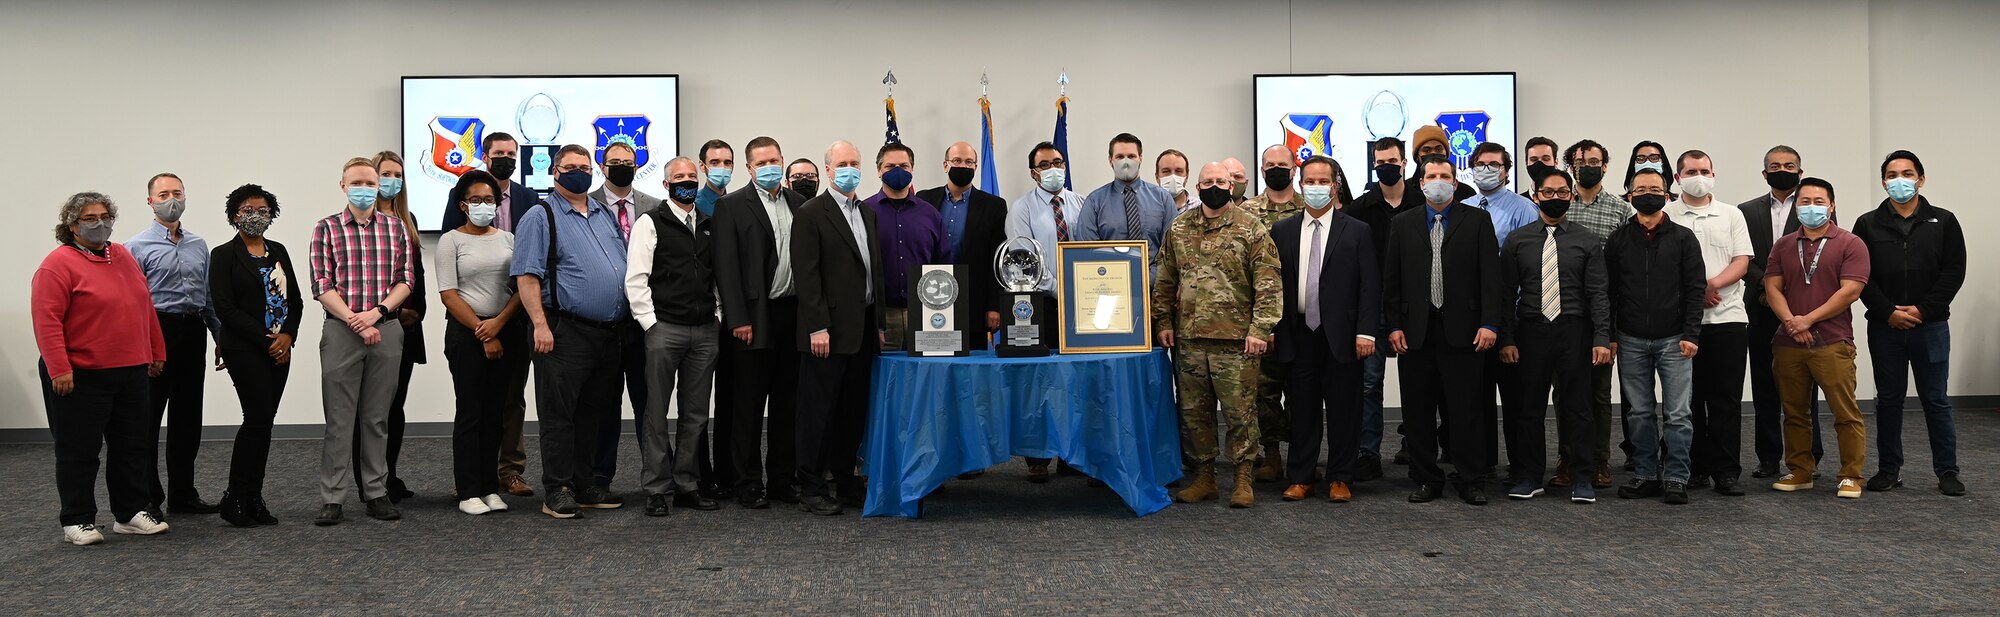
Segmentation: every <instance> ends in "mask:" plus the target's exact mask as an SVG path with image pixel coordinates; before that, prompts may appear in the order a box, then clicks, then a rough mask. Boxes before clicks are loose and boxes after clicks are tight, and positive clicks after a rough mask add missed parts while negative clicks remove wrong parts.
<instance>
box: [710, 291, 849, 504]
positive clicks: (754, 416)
mask: <svg viewBox="0 0 2000 617" xmlns="http://www.w3.org/2000/svg"><path fill="white" fill-rule="evenodd" d="M765 311H766V312H767V313H766V314H767V316H768V317H769V321H770V323H771V329H772V330H773V331H772V332H752V333H751V334H752V336H753V338H752V339H751V340H753V341H757V342H760V343H762V342H766V341H767V340H768V342H769V343H770V348H769V349H745V348H743V347H744V346H743V341H740V340H736V339H734V338H731V339H730V340H727V341H724V343H726V346H725V347H723V348H724V349H728V350H729V351H728V352H726V353H725V354H724V355H725V356H728V357H729V361H730V362H731V363H732V364H733V366H732V367H731V370H732V371H733V372H734V373H735V383H733V384H730V385H731V387H733V388H734V389H735V398H734V399H733V400H731V401H730V402H729V412H730V414H731V415H732V416H734V417H733V418H731V420H730V421H729V453H730V456H731V461H730V462H731V465H730V466H731V467H733V468H734V470H735V472H736V473H735V476H736V492H737V493H738V494H746V493H755V492H760V491H764V490H765V489H766V488H770V489H773V490H772V492H777V491H776V490H775V489H777V488H779V487H778V486H777V485H779V484H783V483H786V482H790V481H791V480H788V479H787V478H786V477H785V476H786V473H785V471H786V470H788V469H799V468H801V467H803V466H804V465H805V463H806V461H804V460H803V459H800V458H799V457H798V454H799V450H797V447H798V444H797V443H795V440H794V439H793V435H794V434H796V433H798V432H799V431H801V430H803V427H802V426H800V425H798V424H797V418H798V414H799V410H800V409H801V408H803V407H804V406H805V405H807V404H809V403H810V402H809V401H806V400H805V382H804V377H803V374H804V373H803V366H802V364H801V362H802V361H801V359H800V353H799V351H798V340H797V334H796V333H797V332H798V322H799V303H798V300H797V299H795V298H779V299H775V300H770V301H769V302H768V303H767V304H766V305H765ZM870 332H874V331H873V330H870ZM764 337H771V338H770V339H765V338H764ZM869 342H870V343H873V342H874V338H873V337H870V338H869ZM871 361H872V358H871ZM863 387H866V385H865V384H864V386H863ZM766 401H769V408H770V414H769V415H770V419H769V422H770V430H769V431H768V434H769V435H770V437H769V439H768V440H767V439H766V438H765V435H766V433H767V431H765V427H764V424H765V406H766ZM718 439H719V437H718ZM766 441H768V442H769V443H770V451H769V452H768V453H767V452H765V451H764V444H765V442H766ZM766 473H769V474H770V484H771V486H769V487H767V486H766V485H765V483H764V476H765V474H766Z"/></svg>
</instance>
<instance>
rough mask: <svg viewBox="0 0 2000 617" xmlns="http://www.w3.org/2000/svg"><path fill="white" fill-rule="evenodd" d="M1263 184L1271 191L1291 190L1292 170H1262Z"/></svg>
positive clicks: (1278, 168)
mask: <svg viewBox="0 0 2000 617" xmlns="http://www.w3.org/2000/svg"><path fill="white" fill-rule="evenodd" d="M1264 184H1265V185H1266V186H1269V187H1271V190H1273V191H1282V190H1285V189H1288V188H1292V168H1290V167H1272V168H1270V169H1266V170H1264Z"/></svg>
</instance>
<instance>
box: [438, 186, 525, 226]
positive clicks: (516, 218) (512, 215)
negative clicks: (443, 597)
mask: <svg viewBox="0 0 2000 617" xmlns="http://www.w3.org/2000/svg"><path fill="white" fill-rule="evenodd" d="M445 199H446V200H450V199H451V198H450V197H445ZM507 199H508V202H507V207H508V208H511V209H512V211H510V212H508V213H507V218H508V219H510V220H508V221H507V223H508V224H509V225H512V226H513V227H515V228H519V227H520V226H521V215H523V214H527V213H528V210H531V209H534V207H535V204H538V203H542V196H541V195H540V194H539V193H536V192H535V189H531V188H528V187H527V185H524V184H521V183H519V182H509V183H507ZM442 224H443V225H444V227H442V228H440V229H442V230H443V231H451V230H453V229H458V228H459V227H462V226H464V225H465V212H462V211H460V210H459V209H458V204H454V203H447V204H445V205H444V221H443V223H442Z"/></svg>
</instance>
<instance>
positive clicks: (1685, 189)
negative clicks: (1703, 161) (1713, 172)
mask: <svg viewBox="0 0 2000 617" xmlns="http://www.w3.org/2000/svg"><path fill="white" fill-rule="evenodd" d="M1714 190H1715V176H1688V177H1685V178H1681V194H1682V195H1686V196H1688V197H1693V198H1695V199H1701V198H1703V197H1707V196H1708V195H1709V193H1710V192H1712V191H1714Z"/></svg>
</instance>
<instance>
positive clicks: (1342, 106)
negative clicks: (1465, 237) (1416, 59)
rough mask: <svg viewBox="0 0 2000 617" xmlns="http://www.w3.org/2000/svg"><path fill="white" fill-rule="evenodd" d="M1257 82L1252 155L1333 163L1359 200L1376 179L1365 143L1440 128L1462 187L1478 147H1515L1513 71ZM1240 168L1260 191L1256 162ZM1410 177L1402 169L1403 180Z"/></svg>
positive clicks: (1320, 76) (1352, 75) (1261, 79)
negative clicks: (1281, 154) (1280, 149)
mask: <svg viewBox="0 0 2000 617" xmlns="http://www.w3.org/2000/svg"><path fill="white" fill-rule="evenodd" d="M1254 82H1255V84H1254V88H1253V90H1254V94H1253V99H1252V104H1251V107H1252V109H1253V110H1255V112H1254V113H1255V119H1254V121H1255V127H1254V130H1253V132H1252V135H1254V136H1255V138H1256V144H1255V149H1254V150H1252V152H1256V153H1259V155H1260V156H1261V153H1262V152H1263V150H1264V148H1266V147H1269V146H1271V145H1276V144H1284V145H1285V146H1286V148H1287V149H1288V150H1291V152H1292V155H1293V157H1294V159H1293V160H1294V161H1304V160H1305V159H1306V158H1308V157H1311V156H1314V155H1324V156H1328V157H1331V158H1332V159H1334V160H1335V161H1339V162H1340V167H1341V170H1342V171H1343V172H1345V173H1346V176H1347V177H1346V178H1344V179H1343V182H1344V183H1345V185H1346V186H1349V187H1352V192H1353V193H1354V194H1357V195H1358V194H1360V193H1361V190H1362V188H1363V187H1366V186H1369V185H1371V184H1372V183H1373V182H1374V181H1375V178H1374V173H1373V171H1372V170H1371V167H1372V163H1373V162H1374V158H1373V156H1374V155H1373V152H1372V151H1371V148H1370V144H1372V143H1373V142H1374V141H1376V140H1377V139H1380V138H1383V137H1397V138H1400V139H1402V140H1403V142H1404V143H1405V144H1408V143H1409V141H1410V137H1411V136H1413V135H1414V134H1415V133H1416V131H1417V129H1418V128H1419V127H1422V126H1425V125H1434V126H1437V127H1439V128H1442V129H1444V132H1445V135H1446V137H1447V138H1449V140H1450V148H1451V153H1450V154H1451V160H1452V163H1453V164H1455V165H1457V166H1458V170H1459V179H1460V180H1461V181H1464V182H1471V181H1472V172H1471V168H1472V160H1471V159H1472V150H1473V148H1476V147H1478V146H1479V143H1480V142H1486V141H1490V142H1494V143H1498V144H1501V145H1503V146H1506V147H1507V151H1508V152H1514V150H1515V148H1516V147H1517V144H1516V142H1515V139H1517V134H1516V123H1517V118H1518V116H1516V114H1515V91H1514V73H1511V72H1509V73H1320V74H1287V75H1257V76H1255V78H1254ZM1406 154H1407V155H1409V156H1408V157H1407V158H1414V154H1415V153H1414V152H1410V153H1406ZM1516 158H1518V154H1517V155H1516ZM1411 162H1412V163H1414V161H1411ZM1245 163H1246V164H1248V165H1250V166H1251V169H1252V171H1253V173H1251V174H1249V175H1250V176H1251V182H1253V183H1254V186H1255V187H1256V188H1257V190H1262V186H1263V176H1262V174H1258V173H1254V170H1255V169H1256V166H1257V164H1256V162H1255V161H1246V162H1245ZM1411 173H1412V170H1411V169H1409V168H1405V169H1404V170H1403V175H1404V176H1405V177H1408V176H1409V175H1410V174H1411ZM1513 180H1514V179H1513V178H1512V177H1511V176H1510V177H1509V178H1508V181H1509V182H1510V183H1512V182H1513Z"/></svg>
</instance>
